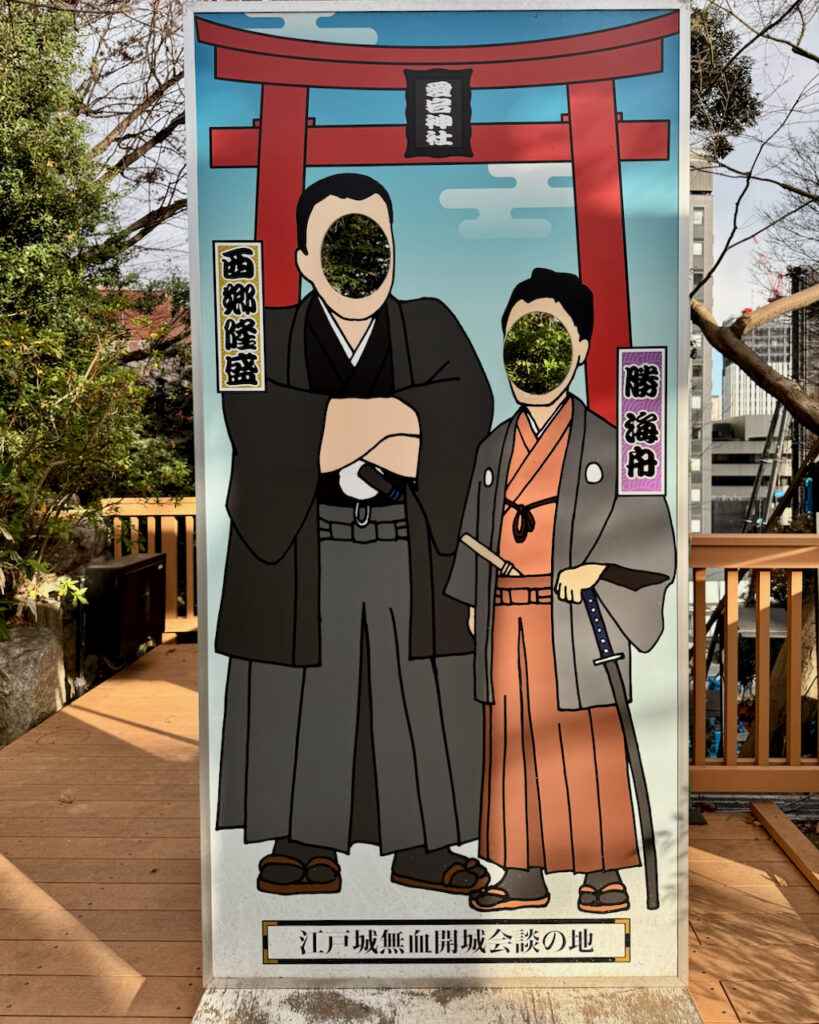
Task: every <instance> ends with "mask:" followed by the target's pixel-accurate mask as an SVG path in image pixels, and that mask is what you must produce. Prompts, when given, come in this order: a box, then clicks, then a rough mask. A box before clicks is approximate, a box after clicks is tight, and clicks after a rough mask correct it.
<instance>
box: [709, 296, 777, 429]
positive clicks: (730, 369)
mask: <svg viewBox="0 0 819 1024" xmlns="http://www.w3.org/2000/svg"><path fill="white" fill-rule="evenodd" d="M730 322H733V321H730ZM743 341H744V342H745V344H746V345H747V346H748V347H749V348H750V349H753V351H754V352H756V354H757V355H758V356H760V357H761V358H762V359H764V360H765V362H766V363H768V365H769V366H771V367H773V369H774V370H776V371H777V372H778V373H781V374H783V375H784V376H785V377H790V376H791V369H792V362H791V317H790V315H787V316H781V317H779V318H778V319H777V320H772V321H771V322H770V323H767V324H763V325H762V326H761V327H757V328H756V329H755V330H753V331H749V332H748V334H746V335H745V337H744V338H743ZM775 408H776V399H775V398H774V397H773V395H769V394H768V392H767V391H763V390H762V388H761V387H760V386H759V385H758V384H755V383H754V382H753V381H752V380H751V378H750V377H748V376H747V374H746V373H745V372H744V371H743V370H741V369H740V368H739V367H738V366H737V365H736V363H733V362H731V360H730V359H726V360H725V362H724V364H723V368H722V415H723V418H725V419H730V418H733V417H736V416H772V415H773V412H774V409H775Z"/></svg>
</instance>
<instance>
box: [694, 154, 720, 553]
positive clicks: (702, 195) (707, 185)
mask: <svg viewBox="0 0 819 1024" xmlns="http://www.w3.org/2000/svg"><path fill="white" fill-rule="evenodd" d="M713 261H714V194H713V174H712V172H711V168H710V166H709V164H708V162H707V161H706V160H703V159H702V158H700V157H697V156H693V157H692V160H691V231H690V238H689V267H690V268H691V271H690V282H691V288H692V289H697V291H696V292H695V293H694V294H695V297H696V298H697V299H699V301H700V302H702V303H703V304H704V305H706V306H707V307H708V308H709V309H712V308H713V303H714V282H713V278H709V280H708V281H706V282H705V284H701V282H702V281H703V278H704V276H705V271H706V268H708V267H711V266H712V264H713ZM689 365H690V370H689V380H688V393H689V396H690V397H689V416H690V435H689V436H690V441H689V473H690V492H689V523H688V527H689V530H690V531H691V533H700V532H702V533H710V532H711V346H710V345H709V344H708V342H707V341H706V340H705V338H704V337H703V334H702V331H700V330H699V328H698V327H695V326H694V325H693V324H692V326H691V360H690V364H689Z"/></svg>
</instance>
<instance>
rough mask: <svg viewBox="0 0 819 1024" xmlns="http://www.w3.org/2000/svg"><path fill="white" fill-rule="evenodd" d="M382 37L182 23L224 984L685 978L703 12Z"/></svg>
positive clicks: (544, 17) (470, 25)
mask: <svg viewBox="0 0 819 1024" xmlns="http://www.w3.org/2000/svg"><path fill="white" fill-rule="evenodd" d="M384 7H385V9H384V10H377V9H376V10H373V9H372V8H373V5H372V4H371V3H370V4H366V5H365V4H361V3H355V2H347V3H338V4H332V5H331V4H326V3H322V4H320V5H319V4H316V3H312V4H310V3H285V2H278V3H276V2H269V3H243V2H231V3H227V4H219V3H201V4H197V3H194V4H193V5H192V6H191V8H190V10H189V13H188V22H187V45H188V65H187V88H188V102H189V105H188V139H189V170H190V200H189V211H190V213H189V216H190V237H191V267H192V279H191V285H192V311H193V328H194V356H195V360H194V366H195V394H196V426H197V514H198V523H197V530H198V533H197V542H198V558H199V561H198V572H199V577H198V578H199V607H198V613H199V624H200V629H199V653H200V689H201V708H202V715H201V726H202V728H201V742H202V758H203V762H202V797H203V816H202V836H203V861H204V887H203V899H204V915H205V965H204V973H205V978H206V980H209V981H212V982H214V983H216V984H219V983H220V982H222V983H227V984H245V985H249V984H258V985H281V986H295V987H299V986H310V985H316V984H327V985H343V986H347V987H350V986H355V985H361V986H364V987H373V986H379V985H393V986H394V985H407V986H410V985H413V984H420V985H426V986H429V985H446V984H459V985H502V984H513V985H514V984H524V983H525V984H532V983H534V984H553V983H566V982H569V981H572V980H576V981H577V983H578V984H581V983H582V984H589V983H600V984H607V985H611V984H615V985H617V984H637V983H639V982H640V981H641V980H643V981H644V980H647V979H661V980H663V981H664V982H666V983H672V982H673V981H674V980H675V979H677V978H680V977H684V974H685V961H686V955H685V954H686V935H685V920H686V915H687V902H686V899H687V897H686V890H685V871H686V864H685V850H686V841H687V836H686V831H685V830H686V821H687V813H686V802H685V801H686V795H685V791H686V790H685V787H686V780H687V768H686V765H687V743H686V742H685V731H686V722H687V716H686V712H685V708H686V696H687V669H686V664H687V660H686V653H685V648H686V633H687V611H686V608H687V602H686V593H687V591H686V587H685V580H686V574H687V567H686V562H685V553H686V549H687V544H686V514H685V509H686V502H687V492H686V484H685V479H686V474H685V472H684V466H685V458H686V437H687V422H686V418H685V409H686V403H685V401H684V396H685V394H686V380H687V372H686V355H687V344H686V343H685V341H684V340H681V339H684V338H685V337H686V329H687V328H686V316H685V306H686V300H685V293H686V291H687V276H688V268H687V231H686V224H687V220H686V217H687V198H688V180H687V158H688V157H687V143H686V139H687V131H688V125H687V105H686V104H687V99H686V95H687V84H686V83H687V74H688V71H687V63H686V61H687V57H686V55H687V52H688V24H687V16H686V10H685V7H684V6H683V5H681V4H673V5H664V6H662V7H654V6H650V5H647V4H645V3H637V2H635V3H632V4H630V5H629V6H628V8H623V7H622V6H621V7H617V6H614V5H610V6H608V7H607V6H605V5H601V4H598V3H594V2H591V0H588V2H586V3H581V4H574V3H561V4H560V5H558V7H556V8H555V9H550V10H548V11H544V10H538V9H535V8H533V7H530V6H527V5H526V4H523V3H517V4H515V3H486V4H483V5H482V7H483V9H481V10H479V11H476V10H469V9H468V8H467V7H466V6H465V5H462V4H460V3H456V2H455V0H453V2H451V3H449V4H447V9H446V10H438V9H435V7H434V5H429V4H427V5H422V4H420V3H419V4H415V5H413V4H412V3H410V4H390V5H389V9H386V8H387V5H386V4H385V5H384ZM681 83H682V88H681ZM680 396H683V397H680Z"/></svg>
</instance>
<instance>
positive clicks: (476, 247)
mask: <svg viewBox="0 0 819 1024" xmlns="http://www.w3.org/2000/svg"><path fill="white" fill-rule="evenodd" d="M661 13H664V12H663V11H662V10H660V9H658V10H655V11H627V10H621V11H616V12H614V11H610V12H602V11H549V12H543V11H491V12H423V13H418V12H415V13H406V12H390V13H364V12H356V13H341V14H333V15H330V16H319V15H312V16H310V15H307V16H305V15H287V16H286V18H284V17H277V16H271V17H257V16H249V15H247V14H238V13H230V14H218V15H217V14H213V15H208V16H207V17H208V18H209V19H210V20H214V21H220V22H222V23H225V24H229V25H231V26H233V27H237V28H244V29H250V30H253V31H262V32H265V31H267V32H271V31H272V32H277V33H278V32H281V34H287V35H294V36H299V37H302V38H313V39H325V40H327V41H348V42H363V43H370V44H375V45H379V44H380V45H397V44H400V45H437V44H441V43H446V44H448V45H454V44H457V45H467V44H480V43H498V42H510V41H523V40H529V39H543V38H549V37H555V36H562V35H569V34H575V33H578V32H589V31H595V30H598V29H601V28H607V27H611V26H615V25H619V24H624V23H628V22H632V21H636V20H640V19H643V18H647V17H655V16H656V15H658V14H661ZM196 64H197V93H196V95H197V131H198V145H199V167H198V180H199V230H200V240H201V257H200V258H201V260H202V266H203V268H207V267H209V266H210V260H211V252H212V247H211V246H212V240H213V239H215V238H251V237H253V220H254V203H255V191H256V188H255V185H256V171H255V169H248V170H241V169H236V170H228V169H220V170H213V169H211V168H210V167H209V166H208V132H209V129H210V128H211V127H212V126H246V125H250V124H251V123H252V120H253V118H254V117H258V115H259V101H260V87H259V86H258V85H247V84H242V83H237V82H219V81H215V80H214V78H213V50H212V48H211V47H210V46H206V45H202V44H198V43H197V46H196ZM677 78H678V65H677V39H676V38H671V39H668V40H666V42H665V60H664V70H663V72H662V73H660V74H656V75H650V76H645V77H642V78H634V79H626V80H621V81H619V82H618V83H617V87H616V88H617V107H618V110H620V111H622V113H623V116H624V118H625V119H627V120H629V119H645V118H663V119H668V120H670V122H671V131H670V137H671V153H670V159H669V160H668V161H664V162H652V163H636V162H634V163H627V164H624V165H623V170H622V181H623V198H624V208H625V214H626V239H627V250H628V268H629V291H630V298H631V313H632V330H633V343H634V344H637V345H657V344H663V345H669V346H674V345H675V343H676V335H677V205H676V203H677V136H678V125H677V100H678V97H677V91H678V90H677ZM404 107H405V99H404V94H403V92H399V91H377V90H368V91H344V90H326V89H315V90H312V91H311V94H310V106H309V116H311V117H314V118H315V119H316V122H317V123H318V124H367V123H396V124H403V123H404V118H405V109H404ZM566 109H567V100H566V90H565V88H564V87H562V86H559V87H558V86H552V87H545V88H529V89H497V90H475V91H473V94H472V115H473V122H482V121H541V120H545V121H557V120H559V119H560V115H561V114H562V113H564V112H565V111H566ZM352 169H354V168H351V170H352ZM493 169H494V171H495V173H494V174H492V173H490V169H489V168H488V167H486V166H478V165H473V166H469V165H467V166H460V167H459V166H450V165H444V166H426V167H388V168H382V167H377V168H360V170H362V171H364V172H365V173H370V174H372V176H373V177H375V178H377V179H378V180H379V181H381V182H382V183H383V184H384V185H385V186H386V187H387V189H388V190H389V192H390V194H391V196H392V199H393V204H394V207H395V226H394V229H395V241H396V280H395V288H394V291H395V294H396V295H397V296H398V297H399V298H414V297H418V296H422V295H433V296H436V297H438V298H440V299H442V300H443V301H445V302H446V303H447V305H449V306H450V308H451V309H452V310H453V311H454V312H455V314H456V315H457V317H458V318H459V320H460V321H461V323H462V324H463V326H464V328H465V329H466V331H467V333H468V334H469V336H470V338H471V339H472V342H473V344H474V345H475V347H476V349H477V350H478V352H479V354H480V355H481V358H482V359H483V360H484V364H485V366H486V368H487V372H488V374H489V376H490V379H491V381H492V384H493V388H494V390H495V395H496V417H497V418H501V417H504V416H507V415H508V414H509V413H510V412H511V410H512V408H513V403H512V400H511V396H510V394H509V389H508V385H507V382H506V376H505V374H504V372H503V366H502V361H501V331H500V314H501V312H502V310H503V308H504V306H505V305H506V301H507V299H508V296H509V293H510V291H511V288H512V287H513V286H514V284H516V283H517V282H518V281H519V280H521V279H523V278H525V277H528V275H529V274H530V273H531V270H532V268H533V267H535V266H550V267H553V268H555V269H559V270H568V271H573V272H576V271H577V245H576V237H575V221H574V207H573V203H572V194H571V168H570V166H569V165H551V166H549V167H548V168H545V169H542V171H541V173H540V174H539V175H536V177H535V179H533V178H532V175H531V173H529V174H528V175H527V174H526V171H527V166H526V165H517V168H513V169H511V170H510V169H509V168H506V169H505V170H504V169H503V168H500V169H499V168H498V166H497V165H495V166H494V168H493ZM339 170H343V168H339ZM529 171H530V172H531V168H529ZM325 173H327V172H326V171H325V170H324V169H322V168H310V169H308V171H307V182H308V183H310V182H311V181H313V180H315V179H317V178H320V177H323V176H324V174H325ZM510 174H511V175H514V176H510ZM516 181H517V185H516V186H515V182H516ZM513 187H514V194H513V193H512V188H513ZM466 189H472V190H474V189H479V190H482V191H481V192H480V193H479V196H478V198H477V199H476V198H475V196H474V194H473V195H472V196H469V195H459V194H458V193H459V191H460V190H466ZM444 193H446V195H443V194H444ZM470 201H472V202H476V203H477V205H478V207H479V208H480V215H479V211H478V209H476V208H475V206H474V205H473V206H472V207H470V206H469V202H470ZM202 288H203V293H202V303H203V313H204V332H203V337H204V338H205V339H208V338H212V337H213V326H212V321H210V320H209V318H210V316H211V314H210V310H211V309H212V294H211V292H210V288H211V283H210V276H209V274H208V273H205V272H203V274H202ZM598 315H605V314H604V311H602V310H601V311H598ZM592 358H593V356H592ZM669 362H670V367H669V369H670V371H671V374H672V376H671V379H670V381H669V383H670V386H671V388H672V389H673V388H674V387H675V383H676V382H675V380H674V376H673V374H674V370H675V360H674V359H673V358H672V359H671V360H670V361H669ZM214 363H215V360H213V359H208V358H205V360H204V367H205V373H206V380H205V393H206V394H212V393H213V392H214V391H215V382H214V381H213V380H212V379H211V377H212V375H213V373H214ZM578 390H579V392H580V393H581V394H582V393H583V391H584V386H583V384H582V382H579V387H578ZM670 426H671V424H670Z"/></svg>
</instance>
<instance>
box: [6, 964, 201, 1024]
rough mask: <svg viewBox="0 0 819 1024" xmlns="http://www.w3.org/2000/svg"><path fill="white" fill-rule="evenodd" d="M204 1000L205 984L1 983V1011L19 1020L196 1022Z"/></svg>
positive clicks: (163, 981) (119, 980) (126, 980)
mask: <svg viewBox="0 0 819 1024" xmlns="http://www.w3.org/2000/svg"><path fill="white" fill-rule="evenodd" d="M201 995H202V979H201V978H138V977H135V978H117V977H113V978H112V977H108V978H89V977H73V978H72V977H66V976H62V977H56V978H49V977H43V978H40V977H36V976H35V977H28V978H26V977H23V976H20V975H16V976H11V977H5V978H3V977H0V1005H1V1006H3V1007H5V1009H6V1012H7V1013H8V1014H9V1015H13V1016H15V1017H17V1018H20V1017H28V1016H31V1015H33V1014H40V1015H44V1014H51V1015H55V1014H65V1015H72V1016H82V1015H83V1014H85V1015H86V1016H87V1019H88V1020H89V1021H92V1020H93V1018H94V1017H99V1016H103V1015H105V1016H120V1017H124V1018H126V1019H129V1018H134V1017H146V1016H156V1015H157V1014H159V1013H163V1014H164V1015H166V1016H167V1015H170V1016H171V1017H176V1018H177V1019H180V1018H185V1017H187V1018H188V1019H190V1017H191V1015H192V1014H193V1013H194V1012H195V1010H196V1007H197V1004H198V1003H199V999H200V997H201Z"/></svg>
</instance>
